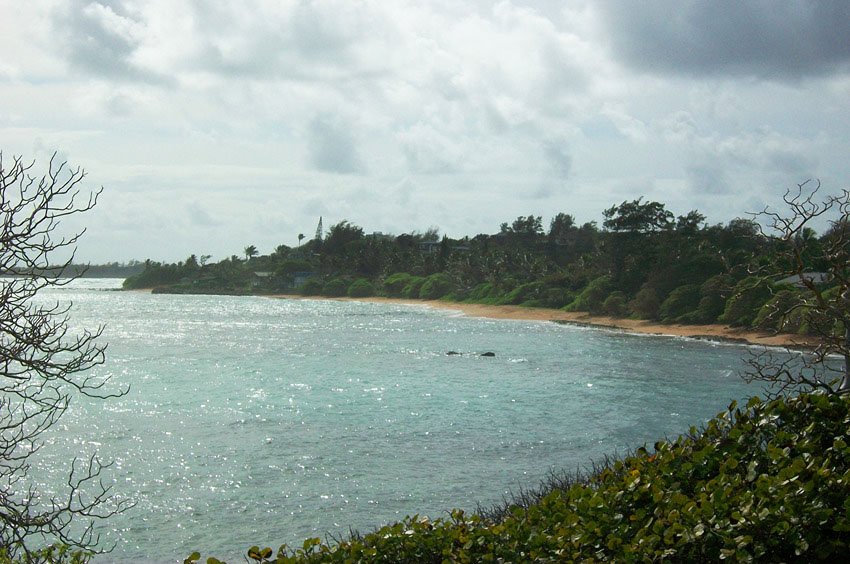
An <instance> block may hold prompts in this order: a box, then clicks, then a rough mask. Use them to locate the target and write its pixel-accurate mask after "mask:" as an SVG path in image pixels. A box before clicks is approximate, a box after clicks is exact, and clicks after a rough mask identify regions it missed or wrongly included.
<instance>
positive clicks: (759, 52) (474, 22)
mask: <svg viewBox="0 0 850 564" xmlns="http://www.w3.org/2000/svg"><path fill="white" fill-rule="evenodd" d="M771 4H772V3H770V2H754V3H749V4H748V5H747V6H745V7H737V8H735V10H733V12H732V13H734V14H738V15H743V14H750V15H752V14H767V15H766V16H765V18H764V19H763V20H758V21H757V22H756V23H757V27H758V29H760V30H763V31H764V33H765V35H764V42H765V44H764V45H759V44H756V43H754V42H752V41H750V42H743V43H742V42H738V43H735V44H732V45H729V46H727V47H725V48H724V49H725V50H720V51H717V53H719V55H718V56H714V55H712V53H715V52H714V51H712V50H710V49H709V47H712V46H715V44H716V37H719V35H717V34H720V33H721V32H723V33H729V34H731V37H738V36H739V35H740V33H741V30H742V29H744V28H742V27H741V25H740V24H739V23H736V22H729V21H726V20H727V19H728V18H727V17H726V16H724V15H723V14H719V13H717V12H716V11H715V10H714V9H713V8H711V7H706V6H704V5H702V4H700V3H685V5H684V7H683V8H682V10H681V12H678V11H677V13H679V14H680V17H677V18H669V17H668V16H669V14H670V12H671V8H670V4H666V3H663V2H661V3H659V2H655V3H653V4H649V5H647V6H646V7H645V8H642V9H641V11H638V12H636V11H635V10H633V9H628V8H625V7H623V6H622V5H621V4H617V5H616V6H614V5H613V4H611V5H609V4H605V3H602V4H600V3H597V2H586V1H578V0H576V1H574V2H568V3H563V2H556V1H548V0H547V1H540V2H534V3H527V2H521V1H519V0H514V1H500V2H488V1H484V0H478V1H475V2H463V3H458V2H446V1H444V0H439V1H438V0H435V1H430V2H412V1H399V2H380V1H378V0H325V1H318V0H316V1H311V0H297V1H296V0H285V1H278V0H274V1H273V0H249V1H246V2H242V3H239V4H234V3H221V2H206V1H202V0H144V1H143V0H49V1H45V2H13V1H11V0H0V13H3V14H4V20H3V21H2V22H0V26H2V27H0V31H1V32H2V33H0V54H2V55H0V136H2V138H3V140H4V144H5V145H4V146H3V147H0V149H3V150H4V151H6V152H12V153H22V154H25V155H28V156H36V157H38V158H39V160H41V159H42V158H43V156H44V154H47V153H50V152H52V151H53V150H57V149H58V150H60V151H62V152H63V153H64V154H66V155H67V156H69V157H70V158H71V159H72V160H73V162H74V163H75V164H80V165H83V166H85V167H86V168H87V169H88V170H89V171H90V172H91V177H90V179H91V181H92V183H93V184H94V185H100V184H103V185H104V186H105V187H106V189H107V192H106V193H105V197H104V200H103V202H102V204H101V206H100V207H99V208H98V210H97V211H96V213H93V214H91V215H90V216H89V218H90V221H91V224H90V225H89V234H88V237H87V239H86V243H85V244H84V247H83V249H82V252H84V253H89V254H87V255H85V256H86V258H89V257H91V258H92V259H93V260H107V259H112V258H130V257H131V256H134V257H137V258H144V257H152V258H155V259H162V258H167V259H170V260H173V259H178V258H185V255H188V254H189V253H190V252H198V253H201V252H213V253H215V254H217V255H229V254H230V253H232V252H239V251H240V250H241V249H242V248H243V247H244V246H245V245H246V244H249V243H250V244H257V245H258V246H260V247H261V249H271V248H273V247H274V246H275V244H276V243H279V242H281V241H284V240H289V239H291V238H292V233H293V232H294V233H295V234H297V233H298V232H305V233H312V229H314V228H315V222H316V220H317V218H318V216H319V215H323V216H325V217H326V221H327V222H328V224H331V223H334V222H335V221H338V220H341V219H349V220H351V221H354V222H356V223H359V224H361V225H363V227H364V228H365V229H366V230H367V231H384V232H392V231H397V232H398V231H403V230H404V231H409V230H411V229H415V228H417V227H419V228H421V227H422V226H428V225H432V224H438V225H440V226H441V228H442V230H443V231H444V232H447V233H450V234H453V235H466V234H474V233H476V232H478V231H484V232H492V231H495V230H497V229H498V225H499V223H501V222H502V221H506V220H511V219H512V218H514V217H516V215H517V214H518V213H523V214H528V213H530V212H532V211H534V212H535V213H537V214H540V215H544V216H545V215H547V214H549V215H554V214H555V213H557V212H558V211H564V212H567V213H572V214H574V215H576V217H577V218H578V220H579V221H580V222H583V221H589V220H599V219H600V213H601V210H602V209H604V208H605V207H608V206H610V205H612V204H613V203H617V202H619V201H622V200H624V199H634V198H636V197H638V196H640V195H644V194H645V195H646V196H647V197H651V198H654V199H660V200H663V199H665V198H668V199H669V204H670V205H669V207H670V208H671V209H674V210H675V211H677V212H678V211H679V210H682V211H683V212H684V211H687V210H689V209H692V208H694V207H699V209H701V211H703V212H704V213H706V214H707V215H708V216H709V219H710V220H712V221H723V220H726V219H729V217H730V215H731V216H734V215H740V214H741V213H743V211H746V210H744V209H743V206H745V205H746V202H747V201H755V199H761V200H766V199H769V197H768V196H769V192H770V190H773V189H774V188H775V187H776V186H777V185H781V186H783V187H784V186H785V185H788V184H795V183H796V182H798V181H800V180H802V179H804V178H803V177H804V176H805V177H808V176H820V177H822V178H824V179H827V178H828V179H831V180H832V181H833V182H835V183H837V184H839V185H840V184H841V183H842V182H843V183H844V184H845V185H846V180H847V178H848V177H850V162H848V160H847V159H846V154H847V151H848V149H850V147H848V135H847V132H848V130H850V115H848V113H847V111H846V100H847V98H848V94H850V87H849V86H848V85H850V79H848V74H847V71H846V65H845V62H846V61H847V59H848V57H847V54H846V53H845V51H846V49H845V47H844V46H842V44H839V42H837V41H836V39H835V38H837V37H846V34H845V35H841V34H840V33H839V32H840V31H841V30H842V26H844V24H843V23H842V22H841V21H835V22H832V21H829V18H827V17H826V16H824V14H827V15H828V13H827V12H828V10H829V9H832V10H835V11H837V13H840V12H841V11H842V10H844V9H845V8H842V5H841V3H828V2H825V3H819V4H818V5H817V6H815V7H809V6H808V5H805V6H804V5H799V4H796V5H797V6H798V7H796V8H795V7H794V6H795V4H794V3H785V2H780V7H779V9H778V11H777V13H778V14H784V15H785V16H786V19H787V20H788V21H787V22H785V23H783V22H782V21H781V18H777V17H774V16H775V15H770V11H771ZM677 5H678V3H677ZM644 12H645V13H644ZM697 16H699V17H701V18H708V20H706V21H705V22H703V23H704V25H703V26H702V28H700V29H697V30H696V31H694V29H693V27H694V21H695V18H697ZM768 16H770V17H768ZM709 20H710V21H709ZM789 26H790V28H793V29H796V30H798V31H800V32H802V33H803V34H804V37H803V38H802V39H800V37H798V36H797V35H794V34H789V35H787V36H786V35H783V33H781V31H782V30H784V29H788V28H789ZM819 32H820V33H819ZM652 33H656V36H655V37H654V38H653V37H652ZM688 42H693V45H691V47H693V48H692V49H691V50H690V51H688V50H687V49H686V47H688V45H689V43H688ZM845 43H846V42H845ZM765 46H769V47H770V48H771V49H772V51H768V50H765ZM666 51H671V52H666ZM679 51H681V52H679ZM774 52H775V53H776V55H772V54H771V53H774ZM647 53H652V54H653V56H654V57H655V59H646V58H645V55H646V54H647ZM721 55H722V56H726V57H731V59H730V60H731V61H733V62H734V64H731V65H724V64H723V60H722V58H721ZM802 77H806V78H807V79H806V80H805V81H803V80H801V78H802ZM536 206H539V209H537V210H532V209H529V208H530V207H536ZM122 226H123V227H122ZM163 229H165V230H166V231H167V232H168V236H167V237H166V236H164V235H163V234H162V232H161V231H162V230H163ZM211 229H215V231H216V233H217V236H216V237H215V238H214V239H215V243H214V245H215V247H216V248H215V249H204V248H201V247H202V246H203V245H209V244H210V237H209V230H211ZM122 234H126V237H125V236H124V235H122ZM199 234H203V235H199ZM119 242H120V243H119ZM119 251H120V253H121V254H115V253H117V252H119ZM127 253H129V254H130V256H127Z"/></svg>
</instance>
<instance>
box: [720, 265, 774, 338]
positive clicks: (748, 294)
mask: <svg viewBox="0 0 850 564" xmlns="http://www.w3.org/2000/svg"><path fill="white" fill-rule="evenodd" d="M770 297H771V291H770V284H769V282H767V281H765V280H763V279H761V278H757V277H755V276H748V277H747V278H744V279H743V280H741V281H740V282H738V283H737V284H735V288H734V289H733V290H732V295H731V297H730V298H729V299H728V300H727V301H726V308H725V309H724V310H723V315H721V316H720V318H719V320H720V321H721V322H722V323H728V324H729V325H732V326H734V327H741V326H743V327H749V326H750V325H751V324H752V323H753V321H754V320H755V318H756V316H757V315H758V312H759V310H760V309H761V307H762V306H763V305H764V304H765V303H766V302H767V301H768V300H769V299H770Z"/></svg>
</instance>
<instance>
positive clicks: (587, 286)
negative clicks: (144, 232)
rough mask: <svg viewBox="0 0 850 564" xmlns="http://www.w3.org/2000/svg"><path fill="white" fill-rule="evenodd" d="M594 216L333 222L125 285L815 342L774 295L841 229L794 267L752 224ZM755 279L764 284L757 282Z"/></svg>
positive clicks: (644, 206) (812, 237) (645, 207)
mask: <svg viewBox="0 0 850 564" xmlns="http://www.w3.org/2000/svg"><path fill="white" fill-rule="evenodd" d="M603 217H604V221H603V223H602V228H601V229H600V228H599V227H598V226H597V224H596V223H595V222H590V223H585V224H584V225H577V224H576V222H575V220H574V218H573V217H572V216H570V215H568V214H565V213H559V214H557V215H555V217H554V218H553V219H552V220H551V222H550V223H549V227H548V230H544V225H543V221H542V217H541V216H535V215H528V216H520V217H518V218H516V219H515V220H514V221H513V222H512V223H510V224H509V223H503V224H502V225H501V227H500V230H499V232H498V233H496V234H493V235H486V234H479V235H476V236H474V237H464V238H462V239H450V238H448V237H445V236H444V237H442V238H439V237H437V232H436V230H434V229H432V230H430V231H428V232H426V233H415V232H414V233H406V234H402V235H398V236H389V235H384V234H380V233H373V234H371V235H369V234H366V233H365V232H364V230H363V229H362V228H361V227H359V226H356V225H353V224H351V223H349V222H347V221H342V222H340V223H337V224H336V225H334V226H332V227H331V228H330V229H329V230H328V233H327V234H324V233H323V232H322V230H321V229H319V230H317V234H316V237H314V238H313V239H312V240H310V241H307V242H305V243H304V244H301V245H299V246H298V247H296V248H290V247H287V246H285V245H280V246H278V247H277V248H276V249H275V250H274V252H272V253H271V254H268V255H262V256H259V255H258V253H257V249H256V247H254V246H249V247H247V248H246V249H245V253H244V255H243V256H237V255H233V256H231V257H230V258H227V259H224V260H222V261H219V262H217V263H209V262H208V261H209V258H210V257H209V256H202V257H201V258H200V260H199V259H198V258H197V255H191V256H190V257H189V258H187V259H186V260H185V261H181V262H179V263H177V264H162V263H157V262H152V261H146V262H145V263H144V270H143V271H142V272H140V273H139V274H137V275H135V276H131V277H130V278H128V279H127V280H126V282H125V288H128V289H134V288H153V289H154V290H155V291H158V292H173V293H232V294H249V293H266V294H274V293H294V294H301V295H305V296H329V297H338V296H351V297H365V296H373V295H378V296H388V297H400V298H409V299H443V300H451V301H466V302H474V303H485V304H514V305H521V306H528V307H544V308H563V309H566V310H568V311H586V312H589V313H591V314H604V315H610V316H620V317H635V318H640V319H651V320H659V321H662V322H667V323H684V324H691V323H698V324H707V323H717V322H719V323H724V324H729V325H732V326H739V327H750V326H757V327H760V328H766V329H776V330H779V329H781V330H783V331H789V332H794V333H796V332H799V333H811V332H812V327H811V326H810V324H809V323H807V322H806V320H804V319H803V318H802V317H801V316H799V315H798V316H796V317H795V316H779V315H776V313H775V312H776V310H777V308H778V307H784V306H787V305H789V304H793V303H794V302H795V300H797V299H798V297H799V295H800V288H798V287H797V286H800V284H796V285H795V284H794V283H793V282H794V281H793V280H791V281H788V280H786V281H785V283H784V284H782V280H781V276H782V273H787V272H795V271H796V270H795V269H799V270H800V271H801V272H822V271H825V270H828V269H829V264H828V260H827V259H826V258H825V253H824V248H825V247H828V246H830V245H831V244H832V243H831V242H832V241H834V240H836V239H838V238H840V239H841V240H842V241H843V229H844V224H843V223H837V224H834V225H832V227H831V228H830V229H828V230H827V231H826V232H825V233H824V234H822V235H821V236H818V235H817V234H816V233H815V232H814V231H813V230H812V229H811V228H809V227H808V226H806V227H805V228H804V229H802V230H800V232H799V233H796V234H795V236H794V238H793V240H792V243H793V246H794V248H795V250H797V251H799V257H800V258H801V259H802V262H800V263H799V264H796V263H795V262H794V261H793V260H792V259H789V257H788V256H787V254H788V244H787V243H788V242H787V241H785V242H783V241H778V240H777V239H775V238H771V237H769V236H766V235H765V234H763V233H762V231H761V228H760V225H759V224H758V223H757V222H756V221H755V220H753V219H735V220H732V221H730V222H729V223H728V224H726V225H721V224H717V225H708V224H707V223H706V222H705V217H704V216H703V215H702V214H700V213H699V212H698V211H690V212H688V213H687V214H685V215H681V216H678V217H676V216H674V214H673V213H671V212H670V211H668V210H667V209H666V208H665V206H664V204H661V203H659V202H652V201H643V200H642V199H637V200H634V201H626V202H623V203H621V204H619V205H617V206H612V207H611V208H609V209H607V210H605V211H604V212H603ZM299 239H301V237H299ZM753 257H756V258H755V260H754V259H753ZM759 268H761V269H762V270H764V269H765V268H768V269H770V270H771V271H772V275H771V276H754V275H753V273H754V272H755V270H754V269H759ZM797 282H799V280H798V281H797ZM819 282H821V280H818V283H819Z"/></svg>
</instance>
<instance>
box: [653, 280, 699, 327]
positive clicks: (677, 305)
mask: <svg viewBox="0 0 850 564" xmlns="http://www.w3.org/2000/svg"><path fill="white" fill-rule="evenodd" d="M699 288H700V287H699V286H698V285H697V284H686V285H685V286H679V287H678V288H676V289H675V290H673V291H672V292H670V295H669V296H667V299H666V300H664V301H663V302H662V303H661V306H660V307H659V308H658V316H659V317H661V319H662V320H663V321H665V322H667V323H673V322H677V321H680V320H681V318H682V317H683V316H685V315H686V314H688V313H690V312H692V311H693V310H695V309H696V308H697V306H699V301H700V289H699Z"/></svg>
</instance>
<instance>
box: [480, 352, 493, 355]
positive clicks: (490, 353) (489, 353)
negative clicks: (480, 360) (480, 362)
mask: <svg viewBox="0 0 850 564" xmlns="http://www.w3.org/2000/svg"><path fill="white" fill-rule="evenodd" d="M481 356H496V353H494V352H486V353H481Z"/></svg>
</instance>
